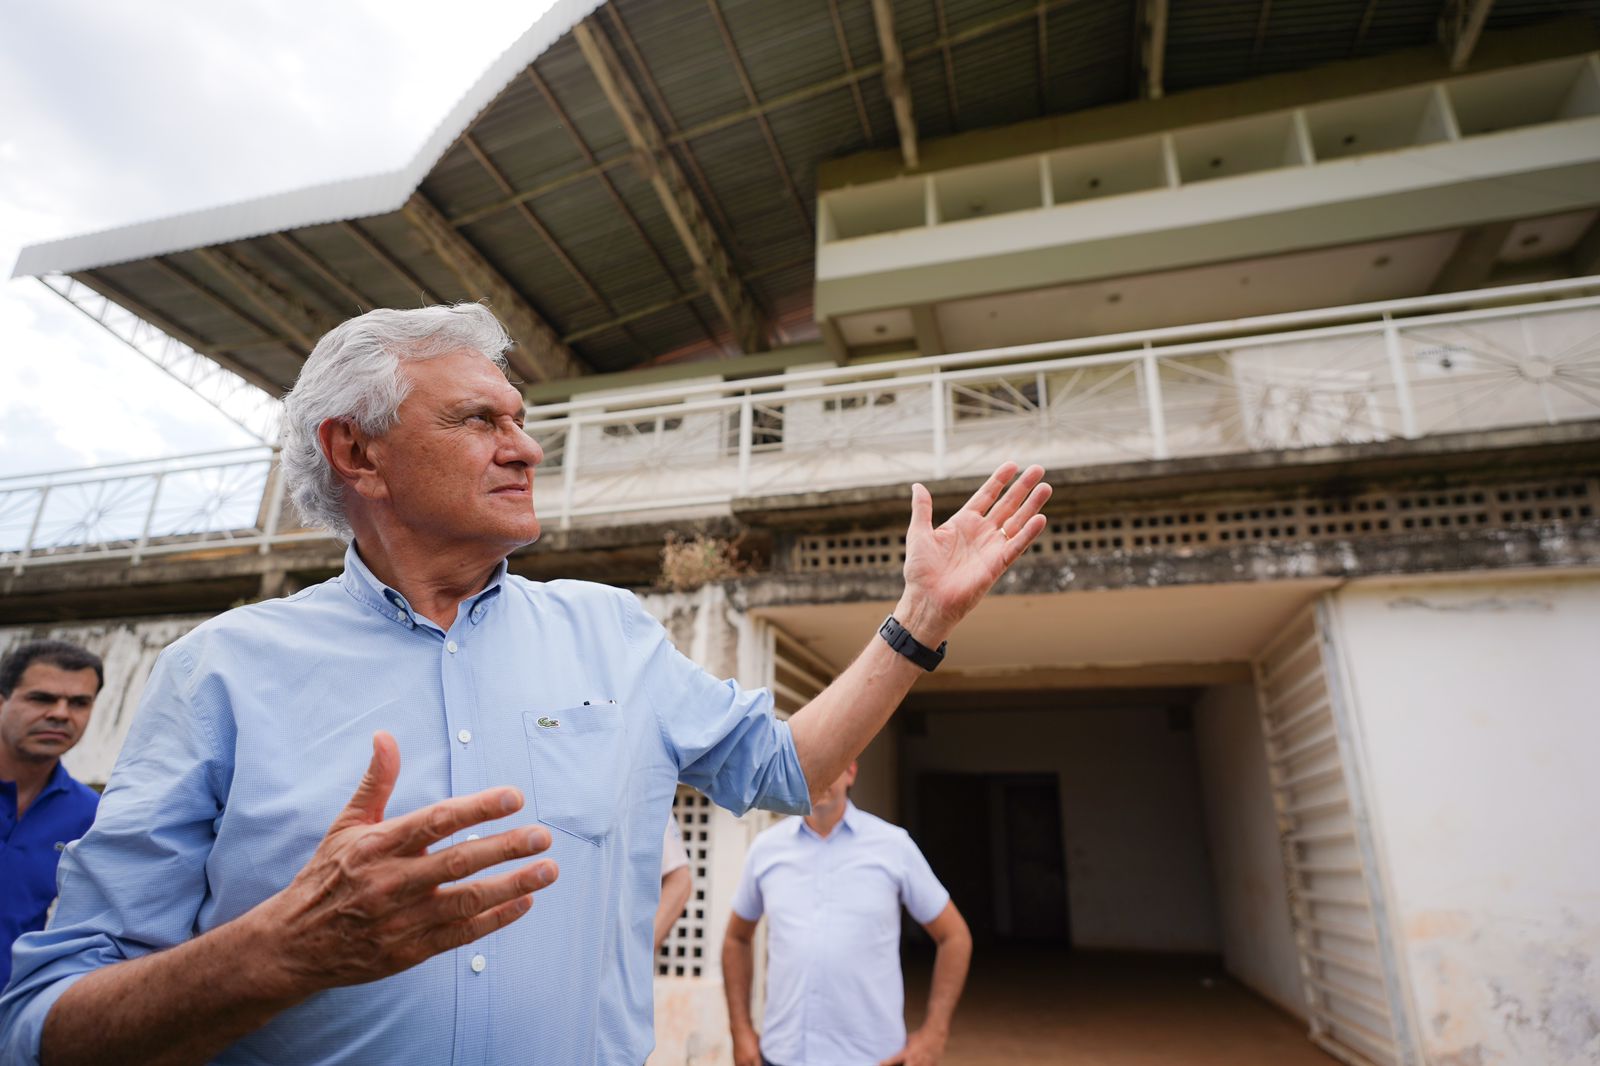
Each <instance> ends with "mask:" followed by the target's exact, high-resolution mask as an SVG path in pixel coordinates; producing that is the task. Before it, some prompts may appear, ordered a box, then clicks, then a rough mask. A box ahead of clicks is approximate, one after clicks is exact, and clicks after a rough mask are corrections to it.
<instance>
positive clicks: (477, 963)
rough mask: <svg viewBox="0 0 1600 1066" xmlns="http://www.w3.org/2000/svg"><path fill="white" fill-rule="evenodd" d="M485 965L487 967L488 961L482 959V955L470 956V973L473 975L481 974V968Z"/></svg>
mask: <svg viewBox="0 0 1600 1066" xmlns="http://www.w3.org/2000/svg"><path fill="white" fill-rule="evenodd" d="M487 965H489V960H488V959H486V958H484V957H483V956H482V955H474V956H472V972H473V973H482V972H483V968H484V967H485V966H487Z"/></svg>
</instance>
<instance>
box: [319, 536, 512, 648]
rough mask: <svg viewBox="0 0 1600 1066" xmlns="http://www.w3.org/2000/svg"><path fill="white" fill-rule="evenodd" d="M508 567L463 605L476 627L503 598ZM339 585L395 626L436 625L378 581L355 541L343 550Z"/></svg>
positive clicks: (497, 570) (499, 569) (502, 563)
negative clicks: (493, 602)
mask: <svg viewBox="0 0 1600 1066" xmlns="http://www.w3.org/2000/svg"><path fill="white" fill-rule="evenodd" d="M508 570H509V567H508V566H507V564H506V561H505V560H504V559H501V560H500V565H498V566H496V567H495V568H494V573H493V574H492V575H490V577H489V583H488V584H487V585H485V586H484V587H483V590H482V591H481V592H478V593H477V594H475V595H473V596H471V597H469V598H468V599H466V600H465V601H463V603H462V605H461V608H462V612H463V613H465V614H466V616H467V617H468V619H470V620H471V622H472V624H473V625H477V624H478V623H479V622H480V621H482V620H483V616H484V614H485V612H487V611H488V609H489V604H490V602H491V601H492V600H493V599H494V597H496V596H498V595H499V594H500V588H501V585H503V584H504V582H505V578H506V573H507V571H508ZM339 582H340V584H342V585H343V586H344V588H345V591H347V592H349V593H350V595H351V596H354V597H355V598H356V600H358V601H359V602H361V603H363V604H365V605H366V606H368V607H370V608H372V609H373V610H374V611H377V612H378V613H379V614H380V615H382V616H383V617H385V618H387V619H389V620H390V621H392V622H394V623H395V624H396V625H400V626H404V627H405V628H407V629H415V628H417V626H418V625H424V624H426V625H429V626H432V625H433V623H432V622H430V621H428V620H427V619H426V618H423V617H422V616H421V615H419V614H417V613H416V612H415V611H413V610H412V609H411V604H410V603H408V602H407V601H406V598H405V597H404V596H402V595H401V594H400V592H399V590H398V589H392V588H390V587H389V586H388V585H385V584H384V583H383V582H382V581H379V580H378V578H377V575H375V574H374V573H373V572H372V570H371V569H370V568H369V567H368V566H367V564H366V562H365V561H364V560H363V559H362V558H361V553H360V552H358V551H356V544H355V541H351V542H350V546H349V547H347V548H346V549H345V550H344V573H343V574H342V575H340V578H339Z"/></svg>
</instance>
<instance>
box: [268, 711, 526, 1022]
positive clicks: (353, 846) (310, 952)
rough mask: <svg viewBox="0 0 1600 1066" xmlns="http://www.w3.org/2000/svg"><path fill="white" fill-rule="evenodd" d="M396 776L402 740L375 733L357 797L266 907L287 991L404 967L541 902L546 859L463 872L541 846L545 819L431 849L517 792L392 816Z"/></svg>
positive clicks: (518, 799) (511, 805) (498, 810)
mask: <svg viewBox="0 0 1600 1066" xmlns="http://www.w3.org/2000/svg"><path fill="white" fill-rule="evenodd" d="M399 775H400V749H399V746H398V745H397V744H396V743H395V739H394V737H392V736H391V735H389V734H388V733H384V732H379V733H376V734H374V736H373V738H372V762H371V764H370V765H368V767H367V772H366V776H364V777H363V778H362V779H361V784H360V785H359V786H357V788H356V791H355V794H354V795H353V796H351V797H350V802H349V803H348V804H347V805H346V806H345V808H344V810H343V811H341V812H340V813H339V816H338V817H337V818H335V819H334V820H333V824H332V825H331V826H329V827H328V832H327V835H326V836H324V837H323V838H322V843H321V844H319V845H318V847H317V850H316V853H315V854H313V855H312V856H311V860H310V861H309V862H307V863H306V865H305V867H304V868H302V869H301V871H300V872H299V873H298V874H297V875H295V878H294V880H293V881H291V882H290V883H289V886H288V887H287V888H285V889H284V890H283V891H281V892H279V893H278V894H277V895H275V896H273V897H271V898H270V899H268V900H267V901H266V902H265V903H263V904H262V907H261V910H262V912H263V913H262V915H261V917H262V918H265V919H269V921H268V923H267V928H275V929H276V930H278V931H279V933H278V937H277V943H278V946H279V948H280V950H279V952H277V953H276V954H277V955H278V958H276V959H274V960H273V962H274V963H275V964H276V965H275V966H274V969H273V970H272V971H271V973H272V974H273V976H275V977H277V976H281V978H282V979H283V981H284V982H285V985H286V987H285V989H284V991H285V992H286V993H288V994H290V995H309V994H310V993H312V992H316V991H320V990H322V989H325V988H332V987H336V986H339V985H354V984H363V983H365V982H368V981H375V980H377V979H379V978H381V977H387V976H389V975H390V974H394V973H399V972H400V971H401V970H405V969H408V968H410V967H412V966H415V965H416V964H417V963H419V962H422V961H423V960H424V959H427V958H429V957H431V956H434V955H437V954H439V953H440V952H444V951H449V950H451V949H452V948H457V947H460V946H461V945H463V944H467V943H470V942H472V941H474V940H477V939H478V938H479V937H482V936H485V935H487V934H489V933H492V932H494V931H495V930H496V929H500V928H502V927H504V926H507V925H509V924H511V923H512V922H514V921H516V920H517V919H518V918H520V917H522V916H523V915H524V914H526V913H527V912H528V908H529V907H531V906H532V905H533V898H532V893H533V892H535V891H537V890H538V889H541V888H543V887H545V886H546V885H548V884H550V883H551V882H552V881H554V880H555V879H556V874H557V869H556V864H555V863H554V862H551V861H548V860H546V861H543V862H537V863H530V864H528V865H525V866H521V867H519V868H518V869H515V870H512V871H509V872H507V873H501V874H496V875H494V876H493V877H485V878H482V879H480V880H474V881H466V880H465V879H466V878H469V877H471V876H472V875H473V874H475V873H478V872H479V871H480V870H485V869H487V868H489V867H491V866H497V865H499V864H500V863H504V862H511V861H514V860H517V859H524V858H528V857H530V856H533V855H537V854H539V853H540V852H542V851H544V850H545V849H546V848H548V847H549V846H550V832H549V830H547V829H544V828H542V827H533V828H529V827H521V828H518V829H510V830H507V831H505V832H503V833H496V834H494V835H493V836H486V837H484V838H482V839H481V840H468V841H464V842H462V843H460V844H456V845H453V846H451V847H448V848H441V849H440V850H438V851H435V852H432V853H430V852H429V851H428V850H427V849H428V848H429V847H430V846H432V845H434V844H436V843H438V842H439V841H441V840H444V839H446V838H448V837H450V836H451V835H452V834H454V833H457V832H459V831H461V830H463V829H466V828H467V827H469V826H473V825H477V824H479V823H481V822H488V821H493V820H494V819H496V818H504V817H505V816H506V815H508V814H511V813H513V812H515V811H517V810H520V809H521V807H522V802H523V800H522V794H521V793H520V792H518V791H517V790H516V789H514V788H491V789H485V790H484V791H482V792H479V793H476V794H474V795H471V796H458V797H454V798H451V799H447V800H441V801H440V802H438V803H434V804H430V805H429V806H427V807H423V808H422V809H420V810H417V811H413V812H411V813H410V814H407V815H403V816H401V817H398V818H393V819H388V820H385V818H384V808H385V807H386V806H387V804H388V802H389V797H390V795H392V794H393V792H394V785H395V781H396V780H397V779H398V778H399ZM457 882H461V883H457ZM263 976H266V975H263Z"/></svg>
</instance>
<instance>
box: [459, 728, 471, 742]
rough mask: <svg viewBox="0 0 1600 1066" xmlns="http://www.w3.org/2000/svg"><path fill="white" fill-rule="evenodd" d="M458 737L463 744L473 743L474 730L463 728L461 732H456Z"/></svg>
mask: <svg viewBox="0 0 1600 1066" xmlns="http://www.w3.org/2000/svg"><path fill="white" fill-rule="evenodd" d="M456 739H457V740H459V741H461V743H463V744H471V743H472V730H470V729H463V730H462V731H461V732H459V733H457V734H456Z"/></svg>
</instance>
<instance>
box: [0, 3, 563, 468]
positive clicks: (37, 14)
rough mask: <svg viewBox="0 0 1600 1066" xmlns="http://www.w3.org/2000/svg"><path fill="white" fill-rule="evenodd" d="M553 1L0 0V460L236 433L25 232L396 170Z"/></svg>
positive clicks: (226, 440) (90, 454)
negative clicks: (18, 273)
mask: <svg viewBox="0 0 1600 1066" xmlns="http://www.w3.org/2000/svg"><path fill="white" fill-rule="evenodd" d="M548 3H549V0H533V2H529V0H521V2H517V0H454V2H453V3H451V4H449V5H442V4H438V3H431V4H430V3H422V2H417V0H335V2H328V0H228V2H226V3H217V2H216V0H162V2H161V3H160V4H158V5H149V4H129V3H121V2H119V0H49V2H48V3H33V2H29V0H0V19H3V21H4V26H5V32H4V33H0V370H3V378H0V382H3V384H0V477H3V476H5V475H8V474H18V473H28V472H34V471H41V470H52V469H58V468H63V467H76V466H86V465H92V464H97V463H107V462H115V461H118V460H122V459H147V458H156V457H161V456H169V455H179V454H185V453H189V452H195V451H203V450H206V449H211V448H227V447H235V446H239V445H245V444H250V443H252V440H251V438H250V437H249V436H248V435H247V434H245V432H244V431H243V430H241V429H239V428H238V427H236V426H235V425H234V424H233V423H232V422H230V421H229V420H228V419H226V418H225V417H223V416H222V415H221V414H220V413H219V412H217V411H216V410H215V409H213V408H212V407H211V406H210V405H208V404H207V403H205V402H204V401H203V400H200V399H199V398H197V397H196V396H194V395H193V394H192V393H190V392H189V391H188V390H187V389H185V388H184V387H183V386H182V385H179V384H178V383H177V382H175V381H173V380H172V379H170V378H168V377H167V376H166V375H165V374H164V373H163V372H162V371H160V370H158V369H156V368H155V367H154V366H153V365H151V364H149V363H148V362H146V361H145V360H144V358H143V357H142V356H140V355H138V354H137V353H135V352H134V351H132V350H131V349H128V348H125V347H123V346H122V344H121V343H120V342H119V341H117V340H116V339H115V338H113V337H112V336H111V335H110V334H108V333H105V332H104V331H102V330H101V329H100V327H99V326H97V325H95V324H94V323H92V322H90V321H89V320H88V319H87V318H85V317H84V316H83V315H82V314H81V313H80V312H78V311H77V310H75V309H74V308H72V307H71V306H70V305H68V304H67V303H66V302H65V301H63V300H62V299H61V298H60V297H58V296H56V295H54V294H53V293H51V292H50V291H48V290H47V289H45V288H44V286H43V285H42V284H41V283H40V282H38V281H36V280H33V279H30V278H24V279H18V280H5V279H9V278H10V274H11V270H12V267H13V265H14V264H15V263H16V258H17V253H18V252H19V251H20V250H21V249H22V247H24V246H25V245H29V244H33V243H37V242H39V241H45V240H51V239H54V238H57V237H64V236H71V235H75V234H79V233H84V232H88V231H93V230H98V229H103V228H106V227H108V226H118V225H123V224H125V223H129V222H137V221H141V220H144V219H148V218H154V217H159V216H162V215H168V214H174V213H178V212H185V211H190V210H194V209H196V208H200V207H206V206H210V205H214V204H219V203H227V202H230V201H235V200H243V199H249V198H252V197H256V196H260V195H264V194H266V193H272V192H278V191H281V190H284V189H291V188H298V187H300V186H303V185H309V184H313V183H316V182H323V181H330V180H334V179H338V178H346V177H354V176H357V175H361V174H368V173H373V172H375V171H384V170H391V169H393V168H395V167H397V166H399V165H401V164H402V163H404V162H405V161H407V160H408V159H410V158H411V156H412V155H413V154H414V153H415V152H416V150H417V148H418V147H419V146H420V144H421V143H422V141H423V139H424V138H426V136H427V135H428V133H429V132H431V131H432V130H433V128H434V127H435V126H437V125H438V123H439V121H440V120H441V119H442V118H443V117H444V115H445V113H446V112H447V111H448V110H449V109H450V107H451V106H452V105H453V104H454V103H455V102H456V100H457V99H459V98H460V96H461V95H462V94H463V93H464V92H465V91H466V89H467V88H468V87H469V86H470V85H471V84H472V83H473V82H474V81H475V80H476V79H477V78H478V76H479V75H480V74H481V73H482V72H483V71H484V69H485V68H486V67H488V65H489V64H490V63H491V62H493V60H494V58H495V57H496V56H498V55H499V54H500V53H501V52H503V51H504V50H505V49H506V48H507V47H508V46H509V45H510V44H511V42H512V41H514V40H515V39H516V38H517V36H518V35H520V34H521V33H522V31H523V30H525V29H527V27H528V26H529V25H531V24H532V23H533V22H534V21H535V19H536V18H537V17H538V15H539V14H540V12H541V11H543V10H544V9H545V8H546V7H548ZM446 10H448V12H449V15H448V17H444V16H441V15H440V12H441V11H446Z"/></svg>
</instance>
